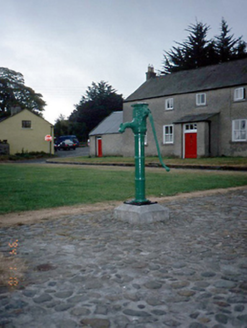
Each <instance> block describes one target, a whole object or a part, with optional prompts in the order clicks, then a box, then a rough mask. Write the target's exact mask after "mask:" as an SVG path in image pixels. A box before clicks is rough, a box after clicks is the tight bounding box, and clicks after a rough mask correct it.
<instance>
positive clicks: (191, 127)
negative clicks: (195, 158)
mask: <svg viewBox="0 0 247 328" xmlns="http://www.w3.org/2000/svg"><path fill="white" fill-rule="evenodd" d="M190 132H197V123H186V124H184V133H190Z"/></svg>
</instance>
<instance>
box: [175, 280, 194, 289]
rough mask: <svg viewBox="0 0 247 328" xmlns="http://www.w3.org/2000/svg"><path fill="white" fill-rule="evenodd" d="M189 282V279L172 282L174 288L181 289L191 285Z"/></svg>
mask: <svg viewBox="0 0 247 328" xmlns="http://www.w3.org/2000/svg"><path fill="white" fill-rule="evenodd" d="M189 284H190V283H189V282H188V281H178V282H174V283H172V284H171V287H172V288H174V289H180V288H184V287H187V286H189Z"/></svg>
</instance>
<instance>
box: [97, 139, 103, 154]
mask: <svg viewBox="0 0 247 328" xmlns="http://www.w3.org/2000/svg"><path fill="white" fill-rule="evenodd" d="M97 156H98V157H102V139H101V138H97Z"/></svg>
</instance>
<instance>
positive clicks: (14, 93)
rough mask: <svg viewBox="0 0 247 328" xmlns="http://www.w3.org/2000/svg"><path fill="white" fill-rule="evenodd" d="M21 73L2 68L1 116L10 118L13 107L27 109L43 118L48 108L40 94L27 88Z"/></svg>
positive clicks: (0, 86)
mask: <svg viewBox="0 0 247 328" xmlns="http://www.w3.org/2000/svg"><path fill="white" fill-rule="evenodd" d="M24 83H25V82H24V77H23V75H22V74H21V73H18V72H15V71H13V70H10V69H8V68H5V67H0V116H9V115H10V109H11V107H17V106H18V107H21V109H24V108H27V109H29V110H31V111H32V112H34V113H36V114H39V115H40V116H42V114H41V112H42V111H43V110H44V107H45V106H46V103H45V101H44V100H43V99H42V95H41V94H40V93H35V91H34V90H33V89H31V88H30V87H27V86H25V84H24Z"/></svg>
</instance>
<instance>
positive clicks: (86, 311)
mask: <svg viewBox="0 0 247 328" xmlns="http://www.w3.org/2000/svg"><path fill="white" fill-rule="evenodd" d="M71 314H73V315H75V316H85V315H88V314H90V310H89V309H88V308H86V307H84V308H83V307H81V308H75V309H73V310H72V311H71Z"/></svg>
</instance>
